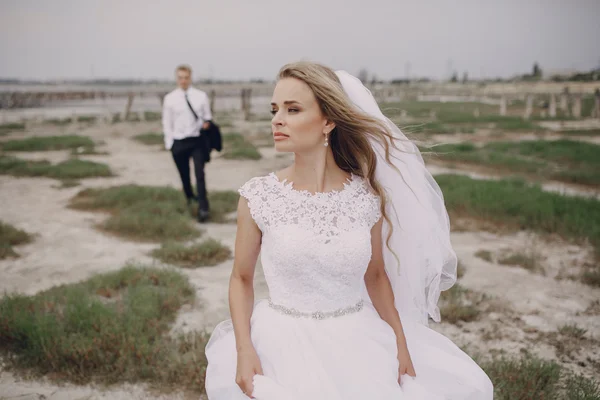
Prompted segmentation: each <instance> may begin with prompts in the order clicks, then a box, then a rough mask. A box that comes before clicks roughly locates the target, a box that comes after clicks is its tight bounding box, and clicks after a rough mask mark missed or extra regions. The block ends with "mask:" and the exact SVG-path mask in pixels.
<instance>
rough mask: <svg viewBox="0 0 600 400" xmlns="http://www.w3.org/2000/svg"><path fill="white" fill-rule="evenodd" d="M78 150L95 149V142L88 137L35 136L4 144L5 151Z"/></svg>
mask: <svg viewBox="0 0 600 400" xmlns="http://www.w3.org/2000/svg"><path fill="white" fill-rule="evenodd" d="M77 148H83V149H93V148H94V142H93V141H92V139H90V138H89V137H86V136H78V135H63V136H34V137H29V138H27V139H19V140H9V141H6V142H4V143H2V150H4V151H50V150H73V149H77Z"/></svg>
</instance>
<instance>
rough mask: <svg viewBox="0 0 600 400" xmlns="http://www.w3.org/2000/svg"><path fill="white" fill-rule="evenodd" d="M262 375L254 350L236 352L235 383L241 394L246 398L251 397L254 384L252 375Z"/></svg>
mask: <svg viewBox="0 0 600 400" xmlns="http://www.w3.org/2000/svg"><path fill="white" fill-rule="evenodd" d="M256 374H259V375H262V374H263V371H262V366H261V365H260V359H259V358H258V354H256V350H255V349H254V348H251V349H247V350H240V351H238V355H237V373H236V377H235V383H237V385H238V386H239V387H240V389H242V392H244V394H245V395H246V396H248V397H252V392H253V391H254V384H253V383H252V381H253V379H254V375H256Z"/></svg>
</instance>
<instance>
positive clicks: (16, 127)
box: [0, 122, 25, 131]
mask: <svg viewBox="0 0 600 400" xmlns="http://www.w3.org/2000/svg"><path fill="white" fill-rule="evenodd" d="M0 130H7V131H24V130H25V124H24V123H22V122H10V123H8V124H1V125H0Z"/></svg>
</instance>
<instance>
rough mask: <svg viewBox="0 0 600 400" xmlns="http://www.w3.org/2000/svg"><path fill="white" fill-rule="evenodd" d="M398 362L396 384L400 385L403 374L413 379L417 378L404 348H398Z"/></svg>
mask: <svg viewBox="0 0 600 400" xmlns="http://www.w3.org/2000/svg"><path fill="white" fill-rule="evenodd" d="M398 361H399V362H400V367H399V368H398V383H402V375H404V374H408V375H409V376H412V377H413V378H414V377H415V376H417V374H416V373H415V367H414V366H413V363H412V359H411V358H410V353H409V352H408V348H406V346H398Z"/></svg>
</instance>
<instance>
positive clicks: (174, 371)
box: [0, 265, 206, 393]
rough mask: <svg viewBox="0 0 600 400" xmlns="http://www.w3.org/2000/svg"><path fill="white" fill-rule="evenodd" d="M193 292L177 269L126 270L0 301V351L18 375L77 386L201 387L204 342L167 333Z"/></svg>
mask: <svg viewBox="0 0 600 400" xmlns="http://www.w3.org/2000/svg"><path fill="white" fill-rule="evenodd" d="M193 300H194V288H193V287H192V286H191V285H190V283H189V282H188V280H187V278H185V277H184V276H183V275H181V274H179V273H178V272H176V271H173V270H168V269H157V268H142V267H138V266H133V265H129V266H126V267H125V268H123V269H121V270H119V271H116V272H112V273H108V274H102V275H97V276H95V277H93V278H91V279H89V280H87V281H84V282H81V283H77V284H71V285H61V286H57V287H53V288H51V289H49V290H47V291H44V292H41V293H38V294H36V295H35V296H24V295H8V296H5V297H4V298H2V299H1V300H0V349H2V350H3V352H4V353H6V355H7V356H6V357H5V361H6V362H7V363H8V365H10V366H11V367H13V368H15V369H18V370H20V371H26V372H34V373H37V374H50V373H52V377H56V378H58V379H60V380H65V379H66V380H69V381H72V382H75V383H79V384H81V383H88V382H101V383H109V384H110V383H118V382H135V381H147V382H149V383H150V384H153V385H155V386H156V387H157V388H159V389H162V390H167V388H175V387H177V388H185V389H191V390H195V391H197V392H198V393H200V392H201V391H202V389H203V387H204V372H205V370H206V359H205V357H204V351H203V348H204V345H205V343H206V342H205V339H206V338H205V337H204V336H203V335H187V336H181V335H180V336H179V337H175V338H173V337H171V336H169V335H168V332H169V329H170V326H171V324H172V323H173V322H174V321H175V318H176V316H177V312H178V310H179V309H180V308H181V306H182V305H184V304H190V303H191V302H192V301H193Z"/></svg>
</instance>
